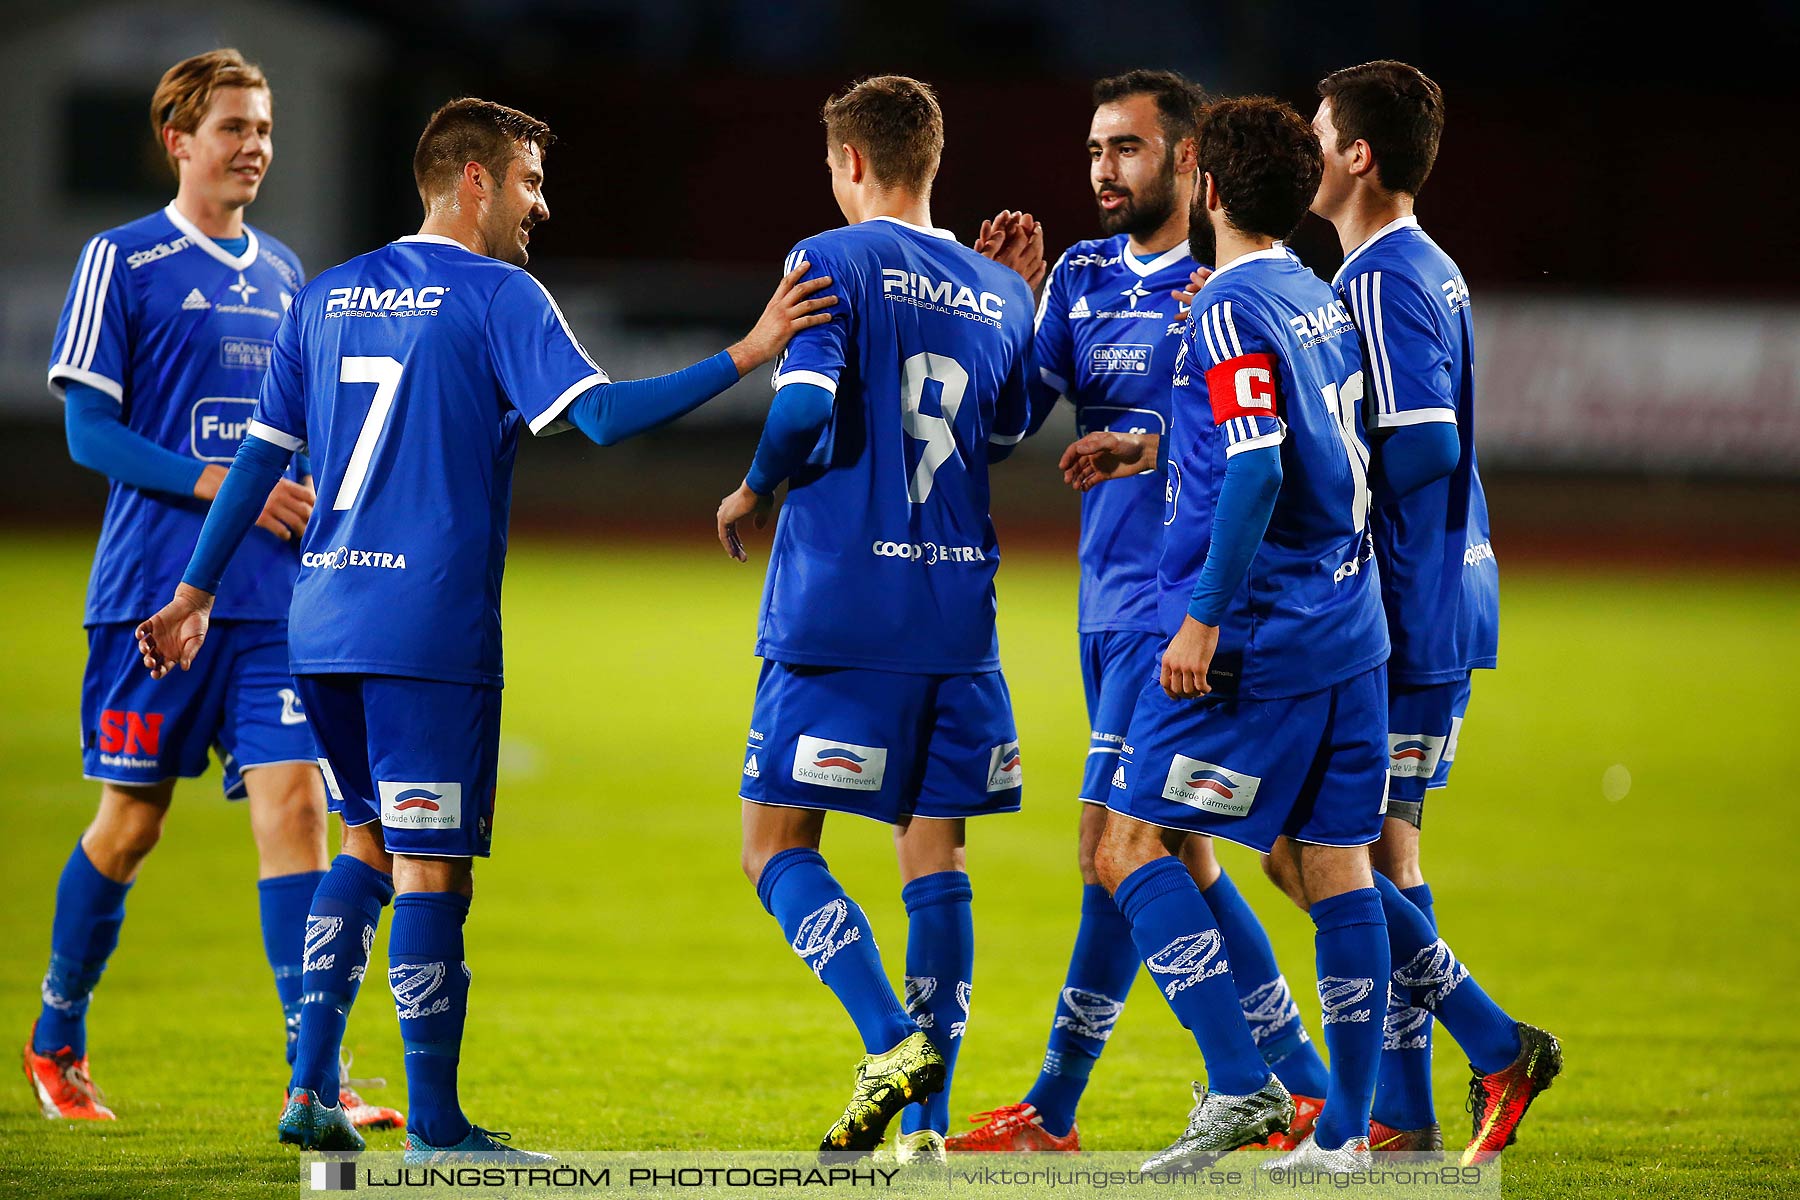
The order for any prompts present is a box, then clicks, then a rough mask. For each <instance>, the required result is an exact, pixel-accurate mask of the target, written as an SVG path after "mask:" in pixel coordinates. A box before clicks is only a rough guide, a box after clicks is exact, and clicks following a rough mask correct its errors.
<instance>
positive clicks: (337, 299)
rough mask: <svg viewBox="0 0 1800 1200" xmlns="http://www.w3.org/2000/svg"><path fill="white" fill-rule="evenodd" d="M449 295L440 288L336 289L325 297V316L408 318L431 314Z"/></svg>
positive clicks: (447, 291) (447, 289)
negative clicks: (389, 315) (354, 314)
mask: <svg viewBox="0 0 1800 1200" xmlns="http://www.w3.org/2000/svg"><path fill="white" fill-rule="evenodd" d="M449 294H450V289H449V288H447V287H437V286H436V285H432V286H430V287H422V288H418V289H417V290H415V289H413V288H410V287H405V288H386V289H380V290H377V289H376V288H372V287H341V288H332V289H331V291H330V292H329V293H327V294H326V297H325V315H326V316H327V317H331V316H334V315H337V314H339V313H350V312H370V313H384V314H385V313H393V314H396V315H406V314H410V313H418V312H430V311H432V310H433V309H436V308H437V307H438V306H439V305H441V304H443V302H444V297H445V296H447V295H449Z"/></svg>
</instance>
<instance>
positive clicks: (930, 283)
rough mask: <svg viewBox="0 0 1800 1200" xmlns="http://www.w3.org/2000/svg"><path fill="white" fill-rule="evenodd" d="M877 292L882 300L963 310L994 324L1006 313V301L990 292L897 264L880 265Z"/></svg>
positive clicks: (983, 321) (951, 310)
mask: <svg viewBox="0 0 1800 1200" xmlns="http://www.w3.org/2000/svg"><path fill="white" fill-rule="evenodd" d="M881 295H882V298H883V299H884V300H894V299H900V300H904V301H906V302H909V303H912V304H915V305H917V306H918V307H920V308H929V309H932V310H934V311H936V312H945V313H957V314H958V315H962V314H967V315H968V316H970V317H972V318H973V319H975V320H977V321H981V322H982V323H984V324H988V325H998V324H999V323H1000V319H1001V318H1002V317H1003V316H1005V315H1006V314H1005V309H1006V301H1005V300H1003V299H1001V298H1000V297H999V296H997V295H995V294H994V293H993V292H976V291H975V289H974V288H972V287H970V286H969V285H968V284H966V283H953V282H951V281H950V280H948V279H933V278H931V277H930V276H928V275H921V274H919V273H918V272H917V271H902V270H900V269H899V268H898V267H883V268H882V269H881Z"/></svg>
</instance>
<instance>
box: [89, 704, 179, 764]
mask: <svg viewBox="0 0 1800 1200" xmlns="http://www.w3.org/2000/svg"><path fill="white" fill-rule="evenodd" d="M162 726H163V714H161V713H141V712H130V711H127V710H125V709H119V708H109V709H105V710H104V711H102V712H101V714H100V728H99V730H98V731H97V733H98V735H99V736H98V739H97V740H98V741H99V744H100V762H101V763H102V764H103V765H105V766H108V767H154V766H156V765H157V758H156V756H157V755H159V754H161V753H162Z"/></svg>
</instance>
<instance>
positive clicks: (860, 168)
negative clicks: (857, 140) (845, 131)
mask: <svg viewBox="0 0 1800 1200" xmlns="http://www.w3.org/2000/svg"><path fill="white" fill-rule="evenodd" d="M844 157H845V158H846V159H847V160H848V161H849V163H850V182H851V183H861V182H862V181H863V174H864V172H866V171H867V170H868V163H866V162H864V161H863V156H862V151H860V150H858V149H857V148H856V147H855V146H852V145H851V144H850V143H849V142H845V143H844Z"/></svg>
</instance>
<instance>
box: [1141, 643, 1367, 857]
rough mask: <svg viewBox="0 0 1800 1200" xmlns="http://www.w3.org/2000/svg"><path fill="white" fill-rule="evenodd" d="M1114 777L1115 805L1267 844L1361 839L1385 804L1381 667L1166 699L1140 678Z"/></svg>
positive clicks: (1191, 828) (1168, 824)
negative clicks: (1303, 684) (1318, 684)
mask: <svg viewBox="0 0 1800 1200" xmlns="http://www.w3.org/2000/svg"><path fill="white" fill-rule="evenodd" d="M1120 766H1121V767H1122V770H1121V771H1120V773H1119V774H1118V775H1117V776H1115V777H1114V780H1113V785H1112V803H1111V804H1110V805H1109V806H1108V807H1110V808H1111V809H1112V810H1113V811H1114V812H1117V813H1122V814H1123V815H1125V816H1128V817H1135V818H1136V819H1137V820H1140V821H1146V822H1148V823H1150V824H1152V825H1159V826H1161V827H1163V828H1165V829H1180V830H1186V831H1188V832H1190V833H1205V834H1211V835H1213V836H1215V837H1221V838H1225V839H1226V840H1228V841H1233V842H1238V843H1241V844H1243V845H1245V846H1249V847H1251V848H1253V849H1256V850H1261V851H1262V852H1264V853H1265V854H1266V853H1268V852H1269V850H1271V849H1272V848H1273V847H1274V845H1275V839H1276V838H1278V837H1283V836H1286V837H1290V838H1293V839H1295V840H1296V841H1301V842H1307V843H1310V844H1312V845H1319V846H1364V845H1367V844H1369V843H1370V842H1373V841H1374V840H1375V839H1377V838H1378V837H1380V836H1381V820H1382V814H1383V812H1384V811H1385V810H1386V808H1387V670H1386V668H1385V667H1374V668H1371V669H1370V670H1367V671H1364V672H1363V673H1362V674H1360V675H1354V676H1352V677H1350V678H1349V679H1346V680H1344V681H1343V682H1341V683H1338V684H1335V685H1333V686H1331V687H1328V688H1325V689H1323V690H1321V691H1317V692H1310V693H1308V694H1306V695H1304V696H1290V697H1284V698H1282V699H1279V700H1244V699H1239V698H1236V697H1230V696H1224V695H1221V694H1220V693H1217V692H1214V693H1213V694H1211V695H1208V696H1204V697H1202V698H1200V699H1198V700H1172V699H1170V698H1169V695H1168V693H1166V692H1164V691H1163V689H1162V685H1161V683H1159V682H1152V683H1151V684H1150V685H1149V686H1147V687H1145V688H1144V689H1143V691H1142V693H1141V694H1140V695H1139V697H1138V704H1137V711H1136V712H1134V713H1133V714H1132V717H1131V732H1130V734H1129V735H1128V737H1127V741H1126V745H1125V746H1124V749H1123V753H1122V754H1121V755H1120Z"/></svg>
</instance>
